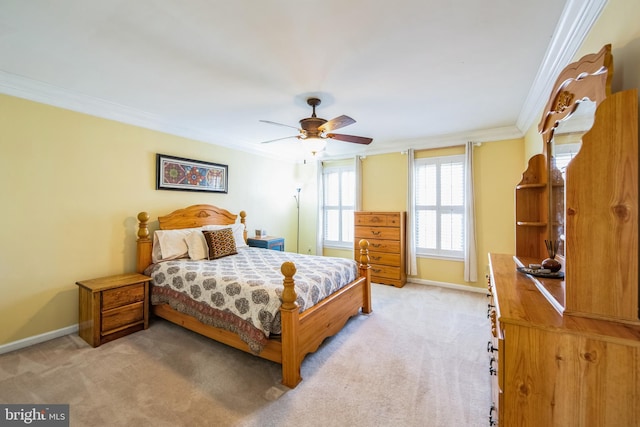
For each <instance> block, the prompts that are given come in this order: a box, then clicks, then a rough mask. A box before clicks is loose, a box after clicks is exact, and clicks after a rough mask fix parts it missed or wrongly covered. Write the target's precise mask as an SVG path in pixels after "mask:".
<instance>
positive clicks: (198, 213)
mask: <svg viewBox="0 0 640 427" xmlns="http://www.w3.org/2000/svg"><path fill="white" fill-rule="evenodd" d="M239 215H240V223H241V224H243V225H244V226H245V228H244V240H245V242H246V240H247V227H246V222H245V221H246V217H247V214H246V212H245V211H240V214H239ZM237 218H238V215H236V214H232V213H231V212H229V211H228V210H226V209H222V208H219V207H217V206H213V205H192V206H189V207H186V208H184V209H178V210H176V211H173V212H171V213H170V214H168V215H165V216H160V217H158V223H159V225H160V230H175V229H180V228H195V227H202V226H205V225H231V224H235V222H236V219H237ZM148 222H149V214H148V213H147V212H140V213H139V214H138V241H137V250H136V271H137V272H138V273H142V272H143V271H144V270H145V269H146V268H147V267H148V266H149V265H150V264H151V251H152V250H153V240H152V239H151V237H150V236H149V228H148Z"/></svg>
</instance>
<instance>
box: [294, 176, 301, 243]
mask: <svg viewBox="0 0 640 427" xmlns="http://www.w3.org/2000/svg"><path fill="white" fill-rule="evenodd" d="M300 190H301V188H300V187H298V188H296V191H297V192H298V194H294V195H293V198H294V199H296V209H297V210H298V230H297V231H296V253H297V254H299V253H300Z"/></svg>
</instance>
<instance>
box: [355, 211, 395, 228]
mask: <svg viewBox="0 0 640 427" xmlns="http://www.w3.org/2000/svg"><path fill="white" fill-rule="evenodd" d="M355 225H373V226H376V227H379V226H383V227H384V226H386V227H399V226H400V214H397V213H396V214H393V213H389V214H384V213H377V214H356V217H355Z"/></svg>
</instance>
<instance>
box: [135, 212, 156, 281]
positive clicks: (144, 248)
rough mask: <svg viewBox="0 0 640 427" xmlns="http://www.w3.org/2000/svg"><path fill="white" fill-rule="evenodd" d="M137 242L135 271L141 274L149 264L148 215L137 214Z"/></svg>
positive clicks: (144, 213)
mask: <svg viewBox="0 0 640 427" xmlns="http://www.w3.org/2000/svg"><path fill="white" fill-rule="evenodd" d="M138 221H139V223H138V241H137V245H136V271H137V272H138V273H142V272H143V271H144V269H145V268H147V267H148V266H149V265H150V264H151V243H152V242H151V239H150V238H149V228H148V227H147V222H149V214H148V213H146V212H140V213H139V214H138Z"/></svg>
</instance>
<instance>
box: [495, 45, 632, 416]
mask: <svg viewBox="0 0 640 427" xmlns="http://www.w3.org/2000/svg"><path fill="white" fill-rule="evenodd" d="M612 65H613V58H612V55H611V46H610V45H607V46H604V47H603V48H602V50H601V51H600V52H598V53H596V54H592V55H587V56H585V57H583V58H582V59H581V60H579V61H577V62H575V63H573V64H570V65H569V66H567V67H566V68H565V70H564V71H563V72H562V74H561V75H560V76H559V77H558V79H557V81H556V85H555V86H554V89H553V91H552V93H551V97H550V99H549V102H548V104H547V106H546V107H545V111H544V113H543V116H542V120H541V122H540V125H539V130H540V132H541V134H542V137H543V141H544V144H545V145H544V146H545V150H544V153H542V154H539V155H536V156H534V157H533V158H532V159H531V160H530V161H529V165H528V169H527V170H526V171H525V172H524V173H523V177H522V181H521V182H520V183H519V184H518V186H517V187H516V190H515V191H516V195H515V199H516V224H515V227H516V254H515V256H513V255H505V254H490V256H489V262H490V276H489V291H490V298H491V302H490V304H489V316H490V318H491V329H492V331H491V332H492V335H491V341H490V342H489V344H488V348H487V350H488V352H489V353H490V358H489V361H490V362H489V373H490V375H491V378H492V391H493V399H492V403H493V405H492V408H491V410H490V424H491V425H500V426H506V427H511V426H519V427H522V426H531V427H538V426H545V427H549V426H557V427H570V426H581V427H584V426H594V427H595V426H599V427H600V426H636V425H639V423H640V313H639V291H638V288H639V285H638V233H639V230H638V162H639V159H638V91H637V90H636V89H633V90H626V91H621V92H617V93H613V94H612V93H611V85H610V82H611V76H612V72H613V67H612ZM587 101H589V102H592V103H594V104H595V118H594V120H593V125H592V127H591V128H590V129H589V130H588V131H587V132H586V133H584V134H583V135H582V139H581V146H580V149H579V151H578V152H577V154H576V155H575V157H574V158H573V159H572V160H571V161H570V163H569V164H568V166H567V167H566V170H565V171H564V173H562V171H559V170H558V169H557V168H556V167H555V163H554V159H553V157H554V150H555V148H554V145H553V144H554V134H555V133H556V130H557V127H558V125H559V124H561V122H563V121H565V120H566V119H569V118H570V117H571V116H572V115H574V114H576V111H578V110H579V109H580V104H581V103H583V102H587ZM545 240H549V241H558V242H560V245H559V246H560V255H559V256H558V257H557V258H558V259H559V260H560V261H561V263H562V266H563V269H562V271H563V273H564V280H562V279H559V278H541V277H535V276H533V275H530V274H524V273H521V272H519V271H517V270H516V267H527V266H529V265H530V264H539V263H540V262H541V261H542V260H543V259H544V258H546V257H547V256H548V255H547V253H546V246H545V243H544V241H545Z"/></svg>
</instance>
